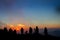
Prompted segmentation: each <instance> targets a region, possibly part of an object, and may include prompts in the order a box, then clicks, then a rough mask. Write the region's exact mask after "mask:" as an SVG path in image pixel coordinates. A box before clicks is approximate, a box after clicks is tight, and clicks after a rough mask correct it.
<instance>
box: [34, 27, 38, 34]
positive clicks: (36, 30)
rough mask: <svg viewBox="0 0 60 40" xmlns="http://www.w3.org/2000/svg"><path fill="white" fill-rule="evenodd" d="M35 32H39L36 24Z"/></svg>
mask: <svg viewBox="0 0 60 40" xmlns="http://www.w3.org/2000/svg"><path fill="white" fill-rule="evenodd" d="M34 31H35V33H36V34H38V33H39V28H38V26H36V28H35V29H34Z"/></svg>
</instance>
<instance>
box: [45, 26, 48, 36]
mask: <svg viewBox="0 0 60 40" xmlns="http://www.w3.org/2000/svg"><path fill="white" fill-rule="evenodd" d="M44 34H45V35H48V30H47V28H46V27H45V28H44Z"/></svg>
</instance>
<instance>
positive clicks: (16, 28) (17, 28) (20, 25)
mask: <svg viewBox="0 0 60 40" xmlns="http://www.w3.org/2000/svg"><path fill="white" fill-rule="evenodd" d="M8 26H9V28H11V29H12V30H16V31H20V29H21V28H25V25H23V24H17V25H13V24H8V25H7V27H8Z"/></svg>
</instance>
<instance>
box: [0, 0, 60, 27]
mask: <svg viewBox="0 0 60 40" xmlns="http://www.w3.org/2000/svg"><path fill="white" fill-rule="evenodd" d="M58 5H59V0H0V26H1V25H5V24H11V25H14V26H16V25H18V24H23V25H25V27H30V26H31V27H35V26H39V27H40V28H44V27H45V26H46V27H48V28H60V16H58V15H57V12H56V10H55V8H56V6H58Z"/></svg>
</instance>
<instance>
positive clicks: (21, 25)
mask: <svg viewBox="0 0 60 40" xmlns="http://www.w3.org/2000/svg"><path fill="white" fill-rule="evenodd" d="M17 26H20V27H24V26H25V25H23V24H18V25H17Z"/></svg>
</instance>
